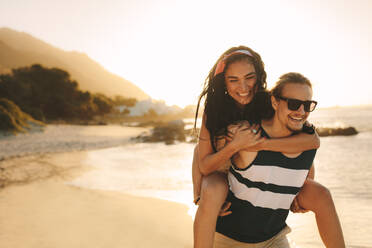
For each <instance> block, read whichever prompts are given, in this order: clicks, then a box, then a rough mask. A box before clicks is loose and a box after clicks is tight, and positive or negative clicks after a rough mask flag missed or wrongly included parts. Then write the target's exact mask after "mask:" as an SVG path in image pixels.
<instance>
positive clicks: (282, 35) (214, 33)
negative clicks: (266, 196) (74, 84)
mask: <svg viewBox="0 0 372 248" xmlns="http://www.w3.org/2000/svg"><path fill="white" fill-rule="evenodd" d="M370 13H372V1H369V0H365V1H363V0H356V1H355V0H331V1H330V0H327V1H322V0H314V1H311V0H308V1H305V0H303V1H287V0H283V1H280V0H272V1H265V0H257V1H253V0H252V1H249V0H242V1H234V0H230V1H217V0H208V1H202V0H187V1H186V0H185V1H176V0H158V1H157V0H152V1H151V0H64V1H57V0H0V27H9V28H12V29H15V30H18V31H24V32H27V33H30V34H31V35H33V36H35V37H37V38H39V39H41V40H44V41H46V42H48V43H50V44H52V45H54V46H56V47H59V48H62V49H64V50H68V51H70V50H75V51H80V52H84V53H86V54H88V55H89V56H90V57H91V58H93V59H94V60H96V61H97V62H99V63H100V64H102V65H103V66H104V67H105V68H106V69H107V70H109V71H111V72H114V73H116V74H118V75H120V76H122V77H124V78H126V79H128V80H130V81H132V82H133V83H135V84H136V85H138V86H139V87H140V88H142V89H143V90H144V91H145V92H147V93H148V94H149V95H150V96H152V97H153V98H155V99H164V100H166V102H167V103H169V104H177V105H179V106H184V105H187V104H192V103H194V104H195V103H196V100H197V96H198V95H199V93H200V92H201V89H202V84H203V82H204V79H205V77H206V76H207V73H208V71H209V70H210V68H211V67H212V66H213V64H214V63H215V60H216V59H217V58H218V57H219V55H220V54H221V53H222V52H224V51H225V50H226V49H228V48H230V47H231V46H236V45H240V44H242V45H247V46H249V47H251V48H253V49H254V50H256V51H257V52H259V53H260V54H261V56H262V58H263V60H264V62H265V64H266V69H267V73H268V83H269V86H270V87H271V86H272V85H273V84H274V82H275V80H276V79H277V78H278V77H279V76H280V75H281V74H283V73H286V72H289V71H297V72H301V73H303V74H304V75H305V76H307V77H308V78H309V79H310V80H311V81H312V82H313V84H314V99H316V100H318V101H319V105H320V106H321V107H327V106H334V105H356V104H372V97H371V96H372V79H371V73H372V46H371V45H370V44H372V28H371V27H372V19H371V17H370ZM0 56H1V54H0Z"/></svg>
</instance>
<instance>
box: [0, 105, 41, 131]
mask: <svg viewBox="0 0 372 248" xmlns="http://www.w3.org/2000/svg"><path fill="white" fill-rule="evenodd" d="M43 125H44V124H43V123H41V122H39V121H36V120H34V119H33V118H32V117H31V116H30V115H28V114H26V113H24V112H23V111H22V110H21V109H20V108H19V107H18V106H17V105H16V104H14V103H13V102H12V101H10V100H8V99H5V98H0V130H5V131H7V132H9V133H17V132H24V131H26V130H27V129H30V128H31V127H32V126H37V127H39V128H41V127H42V126H43Z"/></svg>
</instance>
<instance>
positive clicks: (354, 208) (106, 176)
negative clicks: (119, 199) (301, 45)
mask: <svg viewBox="0 0 372 248" xmlns="http://www.w3.org/2000/svg"><path fill="white" fill-rule="evenodd" d="M309 120H310V122H311V123H313V124H315V125H316V126H323V127H346V126H354V127H355V128H356V129H357V130H358V131H359V134H357V135H354V136H333V137H322V138H321V147H320V149H319V150H318V152H317V155H316V158H315V162H314V163H315V170H316V172H315V179H316V180H317V181H318V182H320V183H322V184H324V185H325V186H327V187H328V188H329V189H330V190H331V193H332V196H333V199H334V201H335V204H336V208H337V211H338V214H339V217H340V220H341V224H342V227H343V231H344V237H345V241H346V243H347V247H354V248H362V247H364V248H365V247H372V225H370V223H371V222H372V211H371V210H372V207H371V206H372V192H371V189H372V180H371V178H372V154H371V147H372V106H366V107H339V108H328V109H319V110H316V111H315V112H313V113H312V114H311V116H310V118H309ZM193 148H194V144H189V143H177V144H175V145H165V144H163V143H155V144H149V143H137V144H131V145H126V146H118V147H113V148H108V149H102V150H96V151H92V152H88V156H87V160H86V161H85V163H86V164H89V165H91V166H92V167H95V168H96V169H95V170H92V171H90V172H88V173H86V174H84V175H83V176H81V177H79V178H77V179H75V180H73V181H72V182H70V183H71V184H73V185H77V186H80V187H87V188H93V189H104V190H113V191H120V192H125V193H130V194H134V195H141V196H147V197H155V198H161V199H166V200H170V201H176V202H181V203H183V204H186V205H187V206H189V209H190V211H189V214H190V215H191V216H193V215H194V213H195V210H196V209H195V207H194V206H193V204H192V182H191V161H192V152H193ZM287 223H288V225H289V226H290V227H291V228H292V233H291V234H290V235H289V238H290V239H291V240H292V241H293V242H295V244H296V245H298V247H310V248H312V247H314V248H315V247H323V246H322V242H321V240H320V237H319V234H318V232H317V227H316V223H315V218H314V215H313V214H312V213H306V214H292V213H291V214H290V216H289V218H288V221H287Z"/></svg>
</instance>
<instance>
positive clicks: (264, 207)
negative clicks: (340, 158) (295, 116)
mask: <svg viewBox="0 0 372 248" xmlns="http://www.w3.org/2000/svg"><path fill="white" fill-rule="evenodd" d="M262 133H263V135H265V136H267V134H266V133H264V131H263V132H262ZM315 153H316V150H309V151H305V152H303V153H301V154H300V155H299V156H298V157H296V158H288V157H286V156H284V155H283V154H282V153H280V152H272V151H260V152H258V153H257V156H256V158H255V159H254V161H253V162H252V163H251V164H250V165H247V167H246V168H244V169H239V168H236V167H235V166H232V167H230V169H229V173H228V181H229V194H228V199H227V201H230V202H231V203H232V205H231V211H232V214H230V215H228V216H224V217H219V218H218V221H217V228H216V231H217V232H219V233H221V234H223V235H225V236H228V237H230V238H232V239H235V240H238V241H241V242H246V243H258V242H262V241H266V240H268V239H270V238H272V237H273V236H275V235H276V234H277V233H279V232H280V231H281V230H282V229H283V228H284V227H285V226H286V223H285V220H286V218H287V216H288V213H289V208H290V206H291V203H292V201H293V199H294V198H295V197H296V195H297V193H298V192H299V191H300V189H301V187H302V186H303V183H304V181H305V179H306V177H307V174H308V172H309V169H310V167H311V165H312V163H313V160H314V157H315Z"/></svg>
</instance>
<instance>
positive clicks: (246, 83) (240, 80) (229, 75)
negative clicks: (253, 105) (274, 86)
mask: <svg viewBox="0 0 372 248" xmlns="http://www.w3.org/2000/svg"><path fill="white" fill-rule="evenodd" d="M256 80H257V77H256V71H255V69H254V66H253V64H251V63H249V62H248V61H244V60H241V61H236V62H233V63H231V64H229V66H228V67H227V68H226V71H225V84H226V89H227V92H228V94H229V95H230V96H231V97H232V98H233V99H234V100H235V102H236V103H237V104H238V105H239V106H244V105H246V104H248V103H250V102H251V101H252V99H253V95H254V93H255V85H256Z"/></svg>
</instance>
